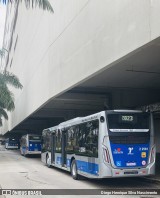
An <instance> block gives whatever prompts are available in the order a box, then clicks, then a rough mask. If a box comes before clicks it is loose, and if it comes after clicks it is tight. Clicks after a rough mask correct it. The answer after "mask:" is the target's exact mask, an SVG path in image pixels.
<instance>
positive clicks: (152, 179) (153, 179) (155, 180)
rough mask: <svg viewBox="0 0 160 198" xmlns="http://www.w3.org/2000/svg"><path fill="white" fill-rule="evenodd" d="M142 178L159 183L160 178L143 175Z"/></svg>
mask: <svg viewBox="0 0 160 198" xmlns="http://www.w3.org/2000/svg"><path fill="white" fill-rule="evenodd" d="M144 179H146V180H148V181H150V182H152V181H154V182H157V183H160V179H155V178H149V177H144Z"/></svg>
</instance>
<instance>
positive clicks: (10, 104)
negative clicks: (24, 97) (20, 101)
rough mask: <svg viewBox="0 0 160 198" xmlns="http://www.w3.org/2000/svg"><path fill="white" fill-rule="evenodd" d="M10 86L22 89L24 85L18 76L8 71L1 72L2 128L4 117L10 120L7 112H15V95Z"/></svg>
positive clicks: (0, 101)
mask: <svg viewBox="0 0 160 198" xmlns="http://www.w3.org/2000/svg"><path fill="white" fill-rule="evenodd" d="M8 85H10V86H13V87H15V88H18V89H22V84H21V83H20V81H19V79H18V78H17V76H15V75H14V74H12V73H9V72H7V71H3V72H0V126H2V117H4V118H5V119H8V115H7V112H6V111H13V110H14V108H15V105H14V95H13V93H12V92H11V91H10V90H9V88H8Z"/></svg>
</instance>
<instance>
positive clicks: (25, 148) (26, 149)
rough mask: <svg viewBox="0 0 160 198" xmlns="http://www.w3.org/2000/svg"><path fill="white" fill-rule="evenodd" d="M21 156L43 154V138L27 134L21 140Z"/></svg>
mask: <svg viewBox="0 0 160 198" xmlns="http://www.w3.org/2000/svg"><path fill="white" fill-rule="evenodd" d="M20 152H21V155H24V156H27V155H33V154H41V136H40V135H35V134H26V135H23V136H22V137H21V140H20Z"/></svg>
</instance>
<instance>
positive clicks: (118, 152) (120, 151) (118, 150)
mask: <svg viewBox="0 0 160 198" xmlns="http://www.w3.org/2000/svg"><path fill="white" fill-rule="evenodd" d="M113 153H114V154H123V151H122V150H121V148H117V149H114V151H113Z"/></svg>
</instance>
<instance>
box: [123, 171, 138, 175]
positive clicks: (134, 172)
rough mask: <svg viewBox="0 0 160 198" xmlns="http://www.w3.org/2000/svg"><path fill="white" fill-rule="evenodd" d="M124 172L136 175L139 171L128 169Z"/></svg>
mask: <svg viewBox="0 0 160 198" xmlns="http://www.w3.org/2000/svg"><path fill="white" fill-rule="evenodd" d="M124 174H130V175H136V174H138V171H126V172H124Z"/></svg>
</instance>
